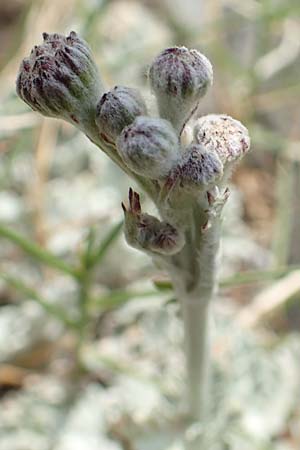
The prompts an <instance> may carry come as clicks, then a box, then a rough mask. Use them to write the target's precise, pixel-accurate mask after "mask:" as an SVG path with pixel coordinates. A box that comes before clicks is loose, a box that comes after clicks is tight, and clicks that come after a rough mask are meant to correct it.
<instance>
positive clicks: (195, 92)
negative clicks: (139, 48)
mask: <svg viewBox="0 0 300 450" xmlns="http://www.w3.org/2000/svg"><path fill="white" fill-rule="evenodd" d="M149 80H150V84H151V87H152V90H153V92H154V93H155V95H156V98H157V103H158V108H159V113H160V115H161V117H164V118H166V119H168V120H169V121H170V122H172V123H173V125H174V126H175V128H176V129H177V130H178V131H181V129H182V127H183V126H184V124H185V123H186V121H187V120H188V119H189V118H190V117H191V115H192V114H193V112H194V111H195V110H196V109H197V106H198V103H199V101H200V99H201V97H203V96H204V94H205V93H206V91H207V88H208V87H209V86H210V85H211V84H212V80H213V70H212V66H211V63H210V62H209V60H208V59H207V58H206V56H204V55H202V54H201V53H199V52H198V51H197V50H189V49H187V48H185V47H172V48H167V49H166V50H164V51H163V52H162V53H160V54H159V55H158V56H157V57H156V58H155V60H154V61H153V63H152V65H151V67H150V71H149Z"/></svg>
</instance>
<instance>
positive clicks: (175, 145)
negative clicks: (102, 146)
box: [117, 116, 180, 180]
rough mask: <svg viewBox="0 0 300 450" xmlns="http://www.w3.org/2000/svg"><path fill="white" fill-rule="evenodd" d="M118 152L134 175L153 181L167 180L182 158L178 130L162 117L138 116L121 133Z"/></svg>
mask: <svg viewBox="0 0 300 450" xmlns="http://www.w3.org/2000/svg"><path fill="white" fill-rule="evenodd" d="M117 149H118V152H119V154H120V156H121V158H122V159H123V161H124V162H125V164H126V165H127V166H128V167H129V168H130V169H131V170H132V171H133V172H135V173H137V174H139V175H143V176H145V177H147V178H151V179H154V180H159V179H164V178H165V177H166V176H167V175H168V173H169V172H170V171H171V170H172V169H173V168H174V167H175V166H176V165H177V164H178V162H179V158H180V150H179V142H178V137H177V135H176V133H175V130H174V129H173V127H172V125H171V124H170V123H169V122H168V121H167V120H164V119H159V118H151V117H145V116H140V117H137V118H136V119H135V121H134V122H133V124H132V125H129V126H128V127H126V128H124V130H123V131H122V133H121V135H120V137H119V138H118V140H117Z"/></svg>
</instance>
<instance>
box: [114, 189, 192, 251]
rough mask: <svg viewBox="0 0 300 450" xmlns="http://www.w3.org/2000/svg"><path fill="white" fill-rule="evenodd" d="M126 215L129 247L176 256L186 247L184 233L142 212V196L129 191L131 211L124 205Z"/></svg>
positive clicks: (126, 233) (126, 234) (126, 235)
mask: <svg viewBox="0 0 300 450" xmlns="http://www.w3.org/2000/svg"><path fill="white" fill-rule="evenodd" d="M122 207H123V211H124V215H125V237H126V240H127V242H128V244H129V245H131V246H132V247H134V248H137V249H139V250H143V251H145V252H148V253H150V254H151V255H153V254H159V255H174V254H176V253H178V252H179V251H180V250H181V249H182V247H183V246H184V243H185V239H184V235H183V233H182V232H180V231H179V230H177V229H176V228H175V227H173V226H172V225H171V224H170V223H168V222H166V221H160V220H159V219H157V218H156V217H154V216H151V215H150V214H145V213H143V212H142V209H141V204H140V196H139V194H138V193H137V192H134V191H133V190H132V189H131V188H130V189H129V209H127V208H126V206H125V205H124V204H123V203H122Z"/></svg>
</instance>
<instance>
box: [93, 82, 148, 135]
mask: <svg viewBox="0 0 300 450" xmlns="http://www.w3.org/2000/svg"><path fill="white" fill-rule="evenodd" d="M146 114H147V107H146V104H145V102H144V99H143V98H142V96H141V95H140V93H139V91H138V90H137V89H132V88H129V87H123V86H116V87H115V88H114V89H112V90H111V91H109V92H106V93H105V94H103V95H102V97H101V99H100V101H99V103H98V105H97V112H96V125H97V127H98V129H99V131H100V133H102V134H104V135H105V136H106V138H108V139H109V140H110V141H115V140H116V139H117V137H118V136H119V135H120V134H121V131H122V130H123V128H125V127H126V126H128V125H130V124H131V123H132V122H133V121H134V119H135V118H136V117H137V116H145V115H146Z"/></svg>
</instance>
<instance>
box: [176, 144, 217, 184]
mask: <svg viewBox="0 0 300 450" xmlns="http://www.w3.org/2000/svg"><path fill="white" fill-rule="evenodd" d="M222 175H223V164H222V162H221V160H220V158H219V157H218V155H217V154H216V153H215V152H211V151H208V150H207V149H206V148H205V147H203V146H202V145H200V144H191V145H189V146H188V147H187V148H186V150H185V152H184V154H183V156H182V163H181V164H180V181H181V185H182V186H183V187H184V188H185V189H187V190H190V191H192V192H197V191H200V190H202V189H203V188H204V189H207V187H209V186H211V185H212V184H214V183H216V182H217V181H218V180H219V179H220V178H221V177H222Z"/></svg>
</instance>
